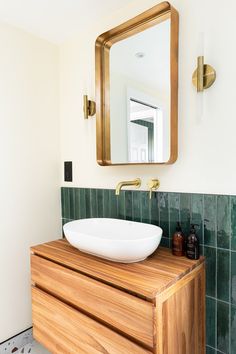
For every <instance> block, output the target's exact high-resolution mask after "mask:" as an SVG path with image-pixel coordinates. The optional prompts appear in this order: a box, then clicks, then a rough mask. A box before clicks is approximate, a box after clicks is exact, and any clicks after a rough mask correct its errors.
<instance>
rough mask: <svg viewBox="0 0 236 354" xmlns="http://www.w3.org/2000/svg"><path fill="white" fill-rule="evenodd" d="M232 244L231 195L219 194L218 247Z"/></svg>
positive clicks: (226, 246)
mask: <svg viewBox="0 0 236 354" xmlns="http://www.w3.org/2000/svg"><path fill="white" fill-rule="evenodd" d="M229 245H230V203H229V196H227V195H219V196H217V247H221V248H227V249H228V248H229Z"/></svg>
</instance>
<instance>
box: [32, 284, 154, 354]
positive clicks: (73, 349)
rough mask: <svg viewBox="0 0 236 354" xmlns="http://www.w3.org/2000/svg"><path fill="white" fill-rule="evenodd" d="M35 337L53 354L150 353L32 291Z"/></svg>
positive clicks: (46, 295) (33, 289)
mask: <svg viewBox="0 0 236 354" xmlns="http://www.w3.org/2000/svg"><path fill="white" fill-rule="evenodd" d="M32 315H33V335H34V338H35V339H36V340H38V341H39V342H41V343H42V344H43V345H44V346H45V347H46V348H47V349H48V350H49V351H50V352H51V353H53V354H99V353H103V354H104V353H106V354H147V353H149V354H150V353H151V352H149V351H148V350H146V349H143V348H141V347H140V346H139V345H137V344H135V343H133V342H131V341H130V340H128V339H126V338H124V337H123V336H121V335H120V334H117V333H115V332H114V331H112V330H111V329H109V328H107V327H105V326H103V325H101V324H100V323H98V322H96V321H95V320H93V319H91V318H89V317H87V316H86V315H84V314H82V313H80V312H79V311H77V310H75V309H73V308H72V307H70V306H68V305H66V304H64V303H63V302H61V301H59V300H57V299H56V298H54V297H53V296H51V295H48V294H47V293H45V292H43V291H42V290H40V289H37V288H35V287H33V288H32Z"/></svg>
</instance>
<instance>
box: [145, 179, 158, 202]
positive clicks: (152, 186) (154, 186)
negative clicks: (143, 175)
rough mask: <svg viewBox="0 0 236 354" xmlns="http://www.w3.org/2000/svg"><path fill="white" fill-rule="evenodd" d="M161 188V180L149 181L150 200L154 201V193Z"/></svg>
mask: <svg viewBox="0 0 236 354" xmlns="http://www.w3.org/2000/svg"><path fill="white" fill-rule="evenodd" d="M159 187H160V181H159V179H155V178H153V179H150V181H148V189H149V199H152V191H155V190H157V189H158V188H159Z"/></svg>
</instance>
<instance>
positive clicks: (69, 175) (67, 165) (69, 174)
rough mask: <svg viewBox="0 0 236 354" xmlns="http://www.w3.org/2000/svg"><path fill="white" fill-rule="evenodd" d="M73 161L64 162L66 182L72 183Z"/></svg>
mask: <svg viewBox="0 0 236 354" xmlns="http://www.w3.org/2000/svg"><path fill="white" fill-rule="evenodd" d="M72 180H73V176H72V161H65V162H64V181H65V182H72Z"/></svg>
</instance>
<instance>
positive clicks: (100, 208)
mask: <svg viewBox="0 0 236 354" xmlns="http://www.w3.org/2000/svg"><path fill="white" fill-rule="evenodd" d="M97 217H98V218H102V217H104V190H103V189H97Z"/></svg>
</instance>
